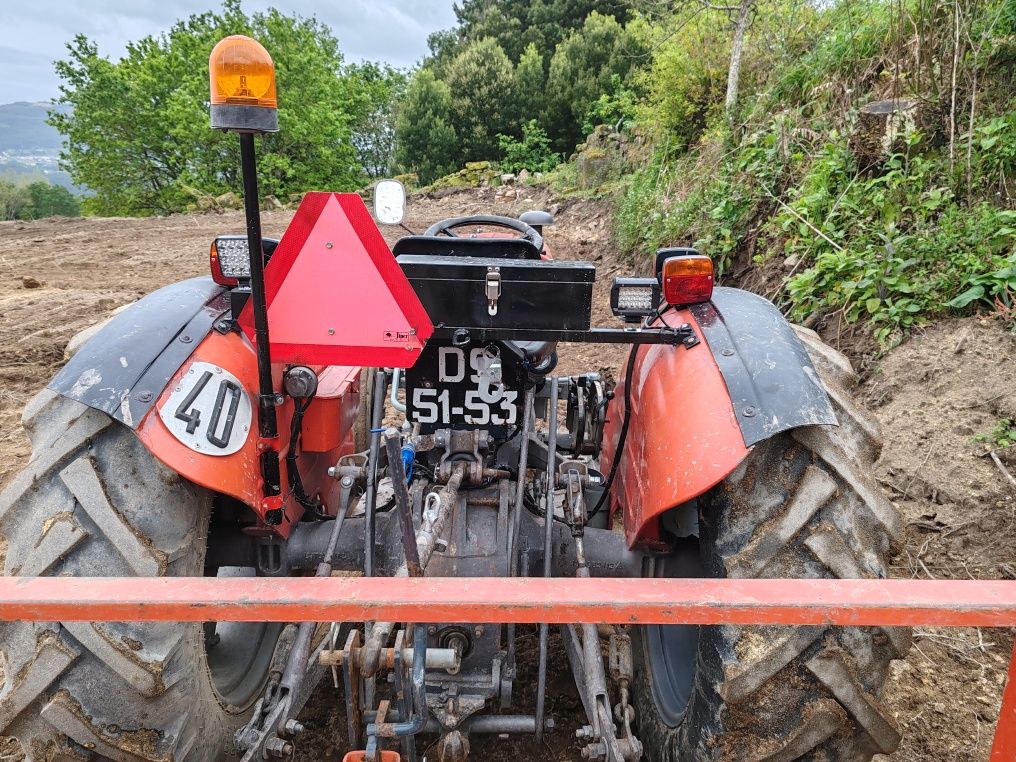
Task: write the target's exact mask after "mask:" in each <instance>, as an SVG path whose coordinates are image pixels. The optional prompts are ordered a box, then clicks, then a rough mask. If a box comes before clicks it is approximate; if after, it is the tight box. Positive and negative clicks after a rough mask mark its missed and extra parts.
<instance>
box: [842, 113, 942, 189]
mask: <svg viewBox="0 0 1016 762" xmlns="http://www.w3.org/2000/svg"><path fill="white" fill-rule="evenodd" d="M918 133H920V135H919V137H920V141H919V144H923V145H928V146H930V145H934V144H935V143H937V142H938V141H939V138H940V137H941V134H942V113H941V108H939V107H937V106H936V105H935V104H931V103H928V102H926V101H916V100H903V99H896V100H886V101H874V102H872V103H869V104H867V105H866V106H862V107H861V110H860V112H858V115H857V127H856V129H855V130H854V133H853V134H852V135H851V136H850V150H851V151H852V152H853V154H854V156H855V157H856V158H857V166H858V169H860V170H861V171H862V172H872V171H877V170H878V169H880V168H881V167H882V166H883V164H884V163H885V161H886V159H888V158H889V157H890V156H891V155H892V154H896V153H907V152H910V153H913V152H915V150H916V149H917V147H918V142H917V141H915V138H916V137H918Z"/></svg>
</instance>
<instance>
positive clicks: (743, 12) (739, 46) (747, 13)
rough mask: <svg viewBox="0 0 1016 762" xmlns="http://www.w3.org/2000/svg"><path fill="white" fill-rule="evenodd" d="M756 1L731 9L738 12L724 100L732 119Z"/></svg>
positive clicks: (742, 2)
mask: <svg viewBox="0 0 1016 762" xmlns="http://www.w3.org/2000/svg"><path fill="white" fill-rule="evenodd" d="M754 5H755V0H741V4H740V6H737V7H731V8H730V10H736V11H737V20H736V21H735V22H734V37H733V40H732V41H731V44H730V68H729V70H728V72H727V96H726V98H725V99H724V110H725V111H726V112H727V117H728V118H730V117H731V116H732V115H733V113H734V108H735V107H736V106H737V89H738V86H739V84H740V81H741V57H742V56H743V55H744V34H745V32H746V31H747V30H748V22H749V21H750V19H751V11H752V8H753V7H754Z"/></svg>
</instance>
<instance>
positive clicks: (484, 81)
mask: <svg viewBox="0 0 1016 762" xmlns="http://www.w3.org/2000/svg"><path fill="white" fill-rule="evenodd" d="M444 81H445V84H447V86H448V90H449V92H450V94H451V118H452V120H453V124H454V125H455V130H456V132H457V134H458V138H459V140H458V145H459V152H460V156H461V157H462V159H463V160H465V161H478V160H481V159H494V158H496V156H497V153H498V142H497V136H498V135H499V134H500V133H505V134H511V135H519V134H520V130H521V125H520V124H519V119H518V111H517V105H518V99H517V94H516V92H515V69H514V67H513V66H512V62H511V61H510V60H508V56H507V55H505V52H504V51H503V50H502V49H501V46H500V45H498V44H497V41H496V40H494V39H493V38H490V37H485V38H483V39H482V40H477V41H476V42H471V43H469V44H468V45H466V46H465V47H464V48H462V50H461V51H460V52H459V53H458V55H456V56H455V58H453V59H452V60H451V62H449V64H448V68H447V71H446V73H445V77H444Z"/></svg>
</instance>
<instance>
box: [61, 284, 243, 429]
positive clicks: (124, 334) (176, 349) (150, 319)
mask: <svg viewBox="0 0 1016 762" xmlns="http://www.w3.org/2000/svg"><path fill="white" fill-rule="evenodd" d="M228 307H229V303H228V300H227V298H226V293H225V289H223V288H222V286H219V285H217V284H216V283H214V282H213V281H212V279H211V278H192V279H190V280H185V281H181V282H179V283H174V284H173V285H171V286H166V287H165V288H160V289H159V290H158V291H155V292H153V293H151V294H149V295H148V296H146V297H144V298H143V299H140V300H139V301H138V302H136V303H135V304H133V305H131V306H130V307H129V308H128V309H126V310H124V311H123V312H121V313H120V314H119V315H116V316H115V317H113V319H112V320H110V321H109V322H108V323H107V324H106V325H104V326H103V327H102V328H101V329H100V330H99V332H98V333H96V334H95V336H93V337H92V338H91V339H89V340H88V342H87V343H85V345H84V346H82V347H81V349H79V350H78V352H77V353H76V354H75V355H74V357H72V358H71V359H70V361H69V362H68V363H67V364H66V365H65V366H64V367H63V369H62V370H61V371H60V372H59V373H57V375H56V376H55V377H54V378H53V380H52V381H50V383H49V386H48V388H49V389H51V390H53V391H54V392H57V393H58V394H61V395H63V396H65V397H69V398H70V399H73V400H77V401H78V402H80V403H82V404H84V405H87V406H88V407H91V408H95V409H96V410H101V411H102V412H104V413H106V414H107V415H109V416H112V417H113V418H115V419H116V420H118V421H120V422H121V423H124V424H126V425H127V426H129V427H131V428H132V429H133V428H137V426H138V425H140V423H141V419H142V418H144V417H145V414H146V413H147V412H148V411H149V410H150V409H151V408H152V405H154V404H155V401H156V400H157V399H158V398H159V395H160V394H162V391H163V390H164V389H165V388H166V384H168V383H169V379H171V378H172V377H173V374H175V373H176V371H177V370H179V368H180V366H181V365H183V363H184V361H185V360H186V359H187V358H188V357H190V355H191V353H192V352H193V351H194V350H195V349H196V348H197V346H198V344H200V343H201V341H202V340H203V339H204V338H205V336H207V335H208V332H209V331H210V330H211V328H212V324H213V323H214V322H215V320H216V319H217V318H218V317H219V316H220V315H222V313H223V312H225V311H226V309H227V308H228Z"/></svg>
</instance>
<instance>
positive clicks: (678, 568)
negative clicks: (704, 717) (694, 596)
mask: <svg viewBox="0 0 1016 762" xmlns="http://www.w3.org/2000/svg"><path fill="white" fill-rule="evenodd" d="M652 572H653V573H652V576H654V577H661V578H681V577H704V576H707V575H706V574H705V573H704V570H703V568H702V564H701V561H700V560H699V551H698V542H697V541H695V540H681V541H680V543H679V545H678V546H677V547H676V548H675V551H674V553H673V554H671V555H669V556H667V557H665V558H657V559H655V562H654V564H653V568H652ZM643 642H644V644H645V649H644V657H645V660H646V675H647V676H648V677H649V684H650V687H651V689H652V694H653V702H654V703H655V704H656V710H657V712H659V715H660V719H661V720H663V722H664V723H666V724H667V725H668V726H670V727H677V725H679V724H680V723H681V720H682V719H684V715H685V712H686V711H687V709H688V704H689V702H690V701H691V696H692V692H693V690H694V687H695V669H696V663H697V659H698V645H699V627H698V625H674V624H670V625H659V624H654V625H646V626H645V627H644V640H643Z"/></svg>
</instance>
